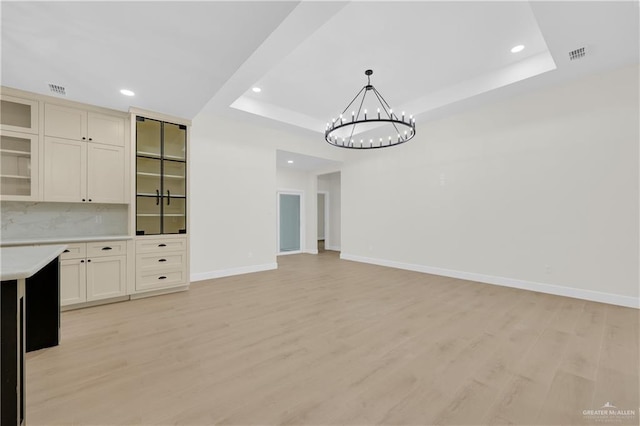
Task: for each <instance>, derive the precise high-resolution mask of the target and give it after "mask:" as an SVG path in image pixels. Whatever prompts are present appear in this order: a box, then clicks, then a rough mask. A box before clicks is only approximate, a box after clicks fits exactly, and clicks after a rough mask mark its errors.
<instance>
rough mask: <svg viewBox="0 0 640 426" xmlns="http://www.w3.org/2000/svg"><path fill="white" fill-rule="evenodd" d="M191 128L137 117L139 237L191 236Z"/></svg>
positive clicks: (137, 208) (137, 209)
mask: <svg viewBox="0 0 640 426" xmlns="http://www.w3.org/2000/svg"><path fill="white" fill-rule="evenodd" d="M186 148H187V126H185V125H182V124H174V123H169V122H165V121H160V120H155V119H150V118H146V117H141V116H136V235H161V234H186V233H187V152H186Z"/></svg>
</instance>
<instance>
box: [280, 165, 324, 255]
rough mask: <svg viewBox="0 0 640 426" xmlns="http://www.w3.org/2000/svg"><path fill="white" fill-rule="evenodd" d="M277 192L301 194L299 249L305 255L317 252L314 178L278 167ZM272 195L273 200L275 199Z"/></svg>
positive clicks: (315, 185) (307, 174)
mask: <svg viewBox="0 0 640 426" xmlns="http://www.w3.org/2000/svg"><path fill="white" fill-rule="evenodd" d="M276 182H277V187H278V190H282V189H293V190H298V191H302V192H303V194H304V195H303V199H304V200H303V209H302V210H303V211H302V215H303V217H302V218H301V219H302V226H303V232H302V236H301V240H302V241H301V247H302V251H303V252H305V253H317V252H318V236H317V231H318V229H317V221H318V217H317V214H318V212H317V199H316V192H317V189H316V188H317V183H316V176H315V175H314V174H312V173H309V172H304V171H299V170H295V169H284V168H281V167H278V168H277V170H276ZM275 196H276V195H275V193H274V199H275Z"/></svg>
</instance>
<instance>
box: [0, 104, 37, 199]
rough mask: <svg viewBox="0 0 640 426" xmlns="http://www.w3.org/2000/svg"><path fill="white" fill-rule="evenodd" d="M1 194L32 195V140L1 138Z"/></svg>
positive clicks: (6, 136) (15, 137) (4, 136)
mask: <svg viewBox="0 0 640 426" xmlns="http://www.w3.org/2000/svg"><path fill="white" fill-rule="evenodd" d="M3 102H4V101H3ZM0 193H1V194H2V195H21V196H30V195H31V139H30V138H22V137H17V136H8V135H2V136H0Z"/></svg>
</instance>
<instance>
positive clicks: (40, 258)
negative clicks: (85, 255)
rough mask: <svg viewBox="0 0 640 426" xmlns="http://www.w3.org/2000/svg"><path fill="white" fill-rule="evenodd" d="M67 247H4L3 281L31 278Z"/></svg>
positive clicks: (1, 250) (0, 250) (0, 253)
mask: <svg viewBox="0 0 640 426" xmlns="http://www.w3.org/2000/svg"><path fill="white" fill-rule="evenodd" d="M66 248H67V246H66V245H63V244H61V245H50V246H35V247H2V248H0V262H1V264H2V268H1V271H0V278H1V279H2V281H8V280H20V279H23V278H29V277H30V276H32V275H33V274H35V273H36V272H38V271H39V270H40V269H42V268H44V267H45V266H47V264H49V262H51V261H52V260H53V259H55V258H56V257H58V256H60V253H62V252H63V251H64V250H65V249H66Z"/></svg>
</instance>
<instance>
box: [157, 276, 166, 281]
mask: <svg viewBox="0 0 640 426" xmlns="http://www.w3.org/2000/svg"><path fill="white" fill-rule="evenodd" d="M158 279H159V280H165V279H167V277H165V276H164V275H163V276H161V277H158Z"/></svg>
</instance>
